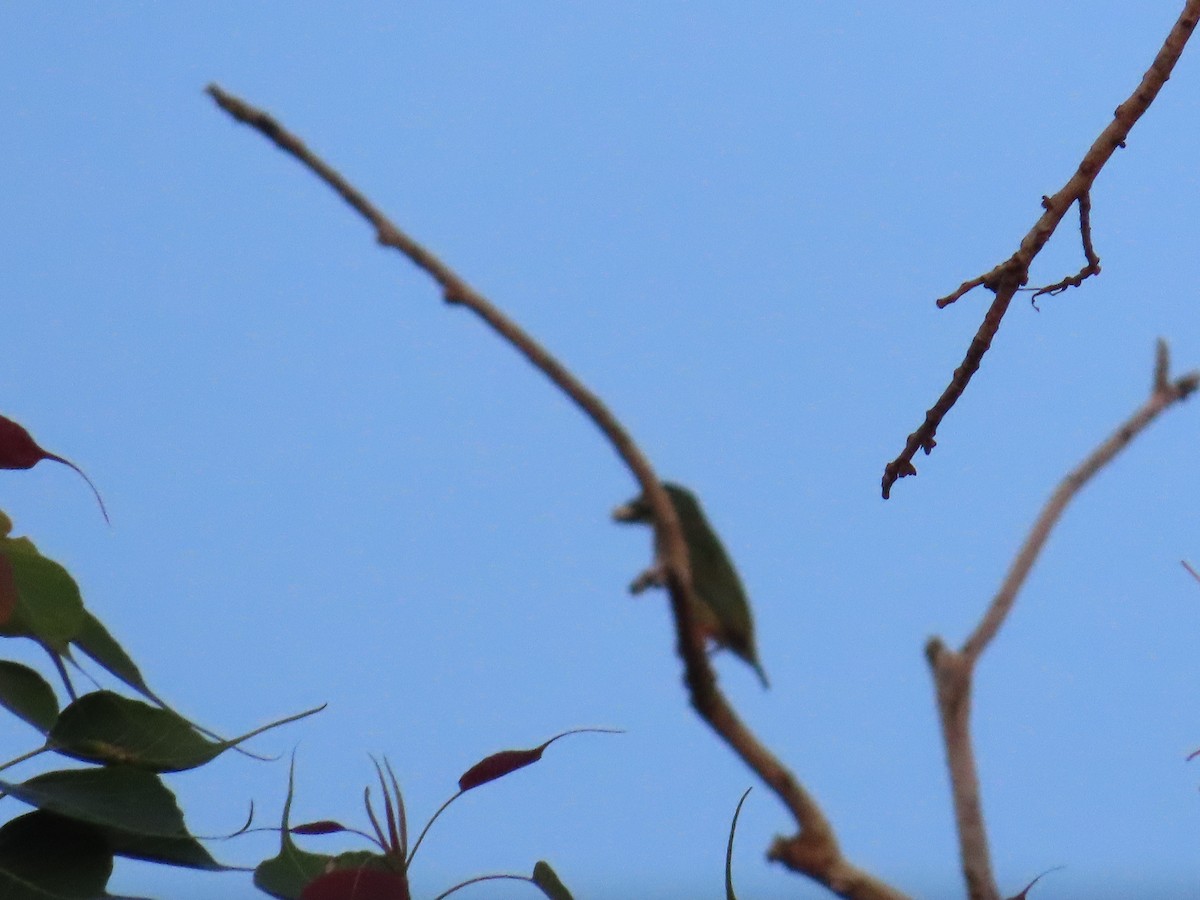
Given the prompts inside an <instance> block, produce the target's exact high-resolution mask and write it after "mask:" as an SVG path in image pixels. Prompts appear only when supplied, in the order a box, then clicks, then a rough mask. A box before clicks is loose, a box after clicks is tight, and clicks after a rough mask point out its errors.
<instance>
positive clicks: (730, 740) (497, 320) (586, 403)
mask: <svg viewBox="0 0 1200 900" xmlns="http://www.w3.org/2000/svg"><path fill="white" fill-rule="evenodd" d="M207 91H208V94H209V95H210V96H211V97H212V98H213V99H214V100H215V101H216V102H217V104H218V105H219V106H220V107H221V108H222V109H223V110H225V112H227V113H228V114H229V115H230V116H232V117H233V118H234V119H236V120H237V121H239V122H243V123H245V124H246V125H249V126H251V127H252V128H254V129H255V130H257V131H258V132H259V133H260V134H262V135H263V136H265V137H266V138H268V139H269V140H271V141H272V142H273V143H274V144H275V145H276V146H277V147H279V148H280V149H281V150H283V151H284V152H286V153H288V154H290V155H291V156H293V157H294V158H295V159H297V160H298V161H299V162H300V163H302V164H303V165H305V166H306V167H308V168H309V169H310V170H311V171H312V172H313V173H314V174H315V175H316V176H317V177H319V178H320V179H321V180H322V181H324V182H325V183H326V184H327V185H329V187H331V188H333V190H335V191H336V192H337V193H338V194H339V195H341V197H342V199H343V200H345V201H346V202H347V203H348V204H349V205H350V206H351V207H352V208H353V209H354V210H355V211H356V212H358V213H359V215H361V216H362V217H363V218H364V219H366V220H367V221H368V222H369V223H370V224H371V226H372V227H373V228H374V229H375V234H376V239H377V240H378V241H379V243H380V244H383V245H384V246H387V247H393V248H395V249H396V250H399V251H400V252H401V253H403V254H404V255H405V256H407V257H408V259H409V260H410V261H412V263H413V264H414V265H416V266H418V267H419V268H421V269H422V270H424V271H425V272H426V273H428V274H429V276H430V277H432V278H433V280H434V281H436V282H437V283H438V285H439V286H440V287H441V289H442V296H443V297H444V299H445V300H446V302H447V303H452V304H457V305H461V306H464V307H466V308H467V309H469V310H471V311H472V312H474V313H475V314H476V315H477V316H479V317H480V318H481V319H483V320H484V321H485V322H486V323H487V324H488V325H489V326H491V328H492V329H493V330H494V331H495V332H496V333H497V334H498V335H500V337H502V338H503V339H504V340H506V341H507V342H508V343H510V344H511V345H512V346H513V347H515V348H516V349H517V350H518V351H519V352H520V353H521V354H522V355H523V356H524V357H525V358H526V359H527V360H528V361H529V362H530V363H531V364H533V365H534V366H535V367H536V368H537V369H539V370H540V371H541V372H542V373H544V374H545V375H546V377H547V378H549V379H550V380H551V381H552V382H554V384H555V385H556V386H557V387H558V388H559V389H560V390H561V391H563V393H565V394H566V395H567V396H568V397H569V398H570V399H571V401H572V402H573V403H575V405H576V406H578V407H579V409H580V410H581V411H582V412H583V413H584V414H585V415H586V416H587V417H588V418H590V419H591V420H592V422H593V423H595V425H596V427H597V428H599V429H600V431H601V432H602V433H603V434H604V436H605V438H607V439H608V441H609V443H610V444H612V446H613V449H614V450H615V451H616V452H617V455H618V456H620V458H621V459H622V461H624V463H625V464H626V466H628V467H629V470H630V472H631V473H632V474H633V476H634V478H636V479H637V481H638V483H639V484H640V485H641V488H642V492H643V495H644V496H645V497H646V498H647V499H648V500H649V502H650V506H651V508H652V510H653V513H654V521H655V548H656V551H655V552H656V555H657V557H658V560H657V565H658V566H659V567H660V568H661V569H662V571H663V572H664V573H665V575H666V587H667V590H668V593H669V595H670V598H671V609H672V612H673V613H674V620H675V630H676V640H677V645H678V650H679V654H680V656H681V657H682V658H683V662H684V667H685V670H686V676H685V677H686V683H687V686H688V690H689V693H690V696H691V701H692V706H693V707H694V708H695V709H696V711H697V713H699V715H700V716H701V717H702V718H703V719H704V721H706V722H707V723H708V724H709V726H710V727H711V728H712V729H713V731H715V732H716V733H717V735H718V736H719V737H720V738H721V739H722V740H724V741H725V743H726V744H728V745H729V747H730V748H731V749H732V750H733V751H734V752H735V753H736V754H737V755H738V756H739V757H741V759H742V760H743V762H745V763H746V765H747V766H749V767H750V769H751V770H752V771H754V772H755V774H757V775H758V776H759V778H761V779H762V780H763V782H764V783H765V784H766V785H767V786H768V787H769V788H770V789H771V790H772V791H774V792H775V794H776V795H777V796H778V797H779V799H780V800H781V801H782V802H783V803H784V805H785V806H786V807H787V808H788V810H789V811H790V812H791V814H792V816H793V817H794V818H795V820H796V824H797V827H798V829H799V830H798V832H797V834H795V835H794V836H792V837H788V838H777V839H776V841H775V842H774V844H773V845H772V847H771V850H770V853H769V854H768V855H769V857H770V858H771V859H774V860H777V861H779V862H782V863H783V864H785V865H787V866H788V867H790V868H791V869H793V870H794V871H796V872H799V873H802V874H804V875H807V876H808V877H810V878H812V879H813V880H815V881H817V882H819V883H821V884H823V885H825V886H826V887H827V888H829V889H830V890H831V891H833V892H834V893H835V894H837V895H838V896H841V897H846V898H852V900H903V898H904V895H903V894H902V893H900V892H899V891H897V890H895V889H894V888H892V887H890V886H889V885H887V884H884V883H883V882H881V881H879V880H878V879H876V878H875V877H874V876H872V875H870V874H869V873H867V872H864V871H862V870H861V869H859V868H857V867H856V866H854V865H853V864H852V863H850V862H849V861H848V860H846V858H845V857H844V856H842V853H841V849H840V848H839V847H838V843H837V838H836V836H835V834H834V831H833V828H832V826H831V825H830V824H829V821H828V820H827V819H826V818H825V814H824V813H823V812H822V811H821V808H820V807H819V806H818V805H817V803H816V801H815V800H814V799H813V798H812V797H811V796H810V795H809V793H808V791H807V790H805V788H804V786H803V785H802V784H801V783H800V782H799V781H797V780H796V777H795V776H794V775H793V774H792V773H791V772H790V771H789V770H788V769H787V768H786V767H784V765H783V763H782V762H780V760H779V759H778V758H777V757H776V756H775V755H774V754H773V753H771V751H770V750H768V749H767V748H766V747H765V746H764V745H763V744H762V742H761V741H759V740H758V738H757V737H756V736H755V735H754V734H753V732H751V731H750V729H749V728H748V727H747V726H746V724H745V723H744V722H742V720H741V719H740V718H739V717H738V715H737V713H736V712H735V711H734V709H733V707H732V706H731V705H730V704H729V701H728V700H727V699H726V697H725V695H724V694H723V693H722V692H721V690H720V688H719V687H718V686H717V683H716V676H715V675H714V673H713V670H712V667H711V666H710V665H709V662H708V657H707V655H706V654H705V652H704V648H703V646H702V643H701V638H700V636H699V635H700V632H699V630H698V629H696V628H694V627H692V622H691V619H692V609H694V608H695V604H696V602H697V601H696V600H695V597H694V595H693V592H692V583H691V572H690V570H689V566H688V552H687V545H686V544H685V542H684V539H683V533H682V530H681V529H680V526H679V520H678V517H677V516H676V514H675V509H674V505H673V504H672V503H671V501H670V500H669V499H668V497H667V494H666V492H665V491H664V490H663V488H662V485H661V484H660V483H659V480H658V477H657V476H656V475H655V473H654V470H653V468H652V467H651V465H650V462H649V460H648V459H647V458H646V456H645V455H644V454H643V453H642V452H641V450H640V449H639V448H638V447H637V445H636V444H635V443H634V441H633V438H632V437H631V436H630V435H629V433H628V432H627V431H626V430H625V428H624V427H623V426H622V425H621V423H620V422H619V421H617V419H616V417H615V416H614V415H613V414H612V413H611V412H610V411H609V409H608V407H607V406H605V404H604V403H603V402H602V401H601V400H600V398H599V397H598V396H596V395H595V394H594V393H592V391H591V390H589V389H588V388H587V387H586V386H585V385H584V384H583V383H582V382H581V381H579V379H578V378H576V377H575V376H574V375H573V374H572V373H571V372H570V371H568V370H567V368H566V367H565V366H563V365H562V363H560V362H559V361H558V360H557V359H555V358H554V357H553V356H552V355H551V354H550V353H549V352H548V351H547V350H546V349H545V348H543V347H542V346H541V345H540V344H539V343H538V342H537V341H535V340H534V339H533V337H532V336H530V335H529V334H528V333H527V332H525V331H524V330H523V329H522V328H520V326H518V325H517V324H516V323H515V322H513V321H512V320H511V319H509V318H508V317H507V316H506V315H505V314H504V313H502V312H500V310H499V309H497V308H496V307H495V306H493V305H492V304H491V303H490V302H489V301H488V300H487V299H486V298H485V297H483V295H481V294H479V293H478V292H477V291H476V290H475V289H474V288H472V287H471V286H470V285H468V284H467V283H466V282H465V281H463V280H462V279H461V278H460V277H459V276H458V275H457V274H456V273H455V272H454V271H453V270H452V269H450V267H449V266H447V265H446V264H445V263H443V262H442V261H441V260H440V259H438V258H437V257H436V256H434V255H433V254H432V253H430V252H429V251H428V250H426V249H425V248H424V247H422V246H421V245H420V244H418V243H417V242H416V241H414V240H413V239H412V238H411V237H409V236H408V235H407V234H405V233H404V232H402V231H401V230H400V229H399V228H397V227H396V226H395V225H394V224H393V223H392V222H391V221H390V220H389V219H388V218H387V217H386V216H384V215H383V213H381V212H380V211H379V210H378V209H376V208H375V206H374V205H373V204H371V203H370V201H368V200H367V198H366V197H364V196H363V195H362V194H361V193H360V192H359V191H358V190H357V189H355V188H354V187H353V186H352V185H351V184H350V183H349V182H348V181H346V180H345V179H344V178H343V177H342V176H341V175H340V174H339V173H338V172H337V171H335V170H334V169H333V168H332V167H331V166H329V165H328V164H327V163H325V162H324V161H323V160H322V159H320V158H319V157H318V156H316V155H315V154H313V153H312V152H311V151H310V150H309V149H308V148H307V147H306V146H305V145H304V143H303V142H302V141H301V140H300V139H299V138H297V137H296V136H295V135H293V134H291V133H290V132H289V131H287V130H286V129H285V128H283V126H282V125H280V124H279V123H278V122H277V121H275V119H273V118H272V117H271V116H269V115H268V114H267V113H265V112H263V111H262V110H259V109H256V108H255V107H253V106H251V105H250V104H248V103H246V102H245V101H243V100H241V99H239V98H238V97H235V96H233V95H232V94H228V93H226V92H225V91H223V90H221V88H219V87H217V86H216V85H209V87H208V89H207Z"/></svg>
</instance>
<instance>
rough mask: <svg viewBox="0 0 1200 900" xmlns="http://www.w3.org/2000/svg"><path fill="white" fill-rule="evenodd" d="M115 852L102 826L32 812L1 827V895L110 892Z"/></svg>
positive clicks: (88, 899) (83, 898)
mask: <svg viewBox="0 0 1200 900" xmlns="http://www.w3.org/2000/svg"><path fill="white" fill-rule="evenodd" d="M112 864H113V855H112V852H111V851H110V850H109V849H108V845H107V844H106V843H105V840H104V835H103V834H102V833H101V832H100V831H99V830H98V829H96V828H94V827H92V826H90V825H85V824H83V823H81V822H73V821H71V820H70V819H64V818H63V817H62V816H56V815H54V814H53V813H46V812H40V811H38V812H31V813H26V814H25V815H23V816H18V817H17V818H15V819H13V820H11V821H9V822H6V823H5V824H4V826H3V827H0V897H4V898H6V900H7V898H9V897H14V898H15V897H25V896H29V897H64V898H65V897H70V898H76V897H77V898H80V900H92V898H95V897H98V896H101V895H103V894H104V886H105V885H106V884H108V877H109V875H111V874H112Z"/></svg>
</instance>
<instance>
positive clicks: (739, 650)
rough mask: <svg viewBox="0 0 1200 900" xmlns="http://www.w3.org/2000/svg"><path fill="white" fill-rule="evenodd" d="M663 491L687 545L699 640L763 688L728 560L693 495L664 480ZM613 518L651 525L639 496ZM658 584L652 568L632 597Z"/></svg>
mask: <svg viewBox="0 0 1200 900" xmlns="http://www.w3.org/2000/svg"><path fill="white" fill-rule="evenodd" d="M663 489H664V490H666V492H667V496H668V497H670V498H671V503H672V505H673V506H674V507H675V515H677V516H678V517H679V524H680V525H681V526H682V529H683V539H684V542H685V543H686V544H687V548H688V562H689V564H690V566H691V570H692V589H693V590H694V591H695V592H696V597H697V598H698V599H699V600H700V604H699V606H700V608H699V609H697V610H696V611H695V621H696V624H697V626H698V628H699V629H700V632H701V637H702V638H703V639H705V640H708V639H711V640H712V641H713V643H715V644H716V645H717V646H718V647H728V648H729V649H730V650H732V651H733V652H734V653H735V654H737V655H738V656H739V657H741V658H742V659H743V660H745V661H746V663H747V664H748V665H750V666H751V667H752V668H753V669H754V671H755V672H756V673H758V677H759V679H761V681H762V683H763V687H768V686H769V685H768V684H767V675H766V673H765V672H764V671H763V667H762V664H761V663H760V662H759V661H758V651H757V649H756V648H755V643H754V619H753V618H752V617H751V614H750V602H749V600H747V598H746V590H745V588H743V587H742V580H741V578H739V577H738V573H737V569H735V568H734V567H733V561H732V560H730V558H729V554H728V553H726V552H725V547H724V546H723V545H722V544H721V539H720V538H719V537H717V533H716V532H715V531H713V528H712V526H711V525H709V523H708V519H707V518H706V517H705V515H704V510H703V509H702V508H701V507H700V501H699V500H697V499H696V495H695V494H693V493H692V492H691V491H689V490H688V489H687V488H685V487H681V486H680V485H678V484H672V483H671V482H667V481H664V482H663ZM613 518H614V519H616V520H617V521H618V522H638V523H642V524H647V525H649V524H652V523H653V516H652V514H651V511H650V505H649V504H648V503H647V502H646V500H645V498H644V497H637V498H636V499H633V500H630V501H629V502H628V503H626V504H625V505H624V506H619V507H617V508H616V509H615V510H613ZM661 582H662V579H661V577H660V575H659V574H658V573H657V572H655V571H654V570H651V571H650V572H647V573H646V574H644V575H643V576H641V577H639V578H638V579H637V581H635V582H634V583H633V585H632V586H631V590H633V591H634V592H635V593H636V592H638V591H640V590H641V589H643V588H645V587H646V586H648V585H650V584H661Z"/></svg>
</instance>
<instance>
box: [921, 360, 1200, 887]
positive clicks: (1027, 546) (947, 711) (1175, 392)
mask: <svg viewBox="0 0 1200 900" xmlns="http://www.w3.org/2000/svg"><path fill="white" fill-rule="evenodd" d="M1168 367H1169V360H1168V356H1167V345H1166V344H1165V343H1164V342H1163V341H1161V340H1160V341H1159V342H1158V346H1157V351H1156V355H1155V363H1154V378H1153V384H1152V386H1151V390H1150V397H1149V398H1148V399H1147V400H1146V402H1145V403H1143V404H1142V406H1141V407H1140V408H1139V409H1138V410H1137V411H1136V412H1135V413H1134V414H1133V415H1132V416H1131V417H1130V418H1129V419H1128V420H1127V421H1126V422H1124V423H1123V424H1122V425H1121V427H1119V428H1118V429H1117V430H1116V431H1115V432H1113V434H1112V435H1111V436H1110V437H1109V438H1108V439H1107V440H1106V441H1104V443H1102V444H1101V445H1100V446H1099V447H1097V448H1096V449H1095V450H1094V451H1092V453H1091V454H1090V455H1089V456H1088V457H1087V459H1085V460H1084V461H1083V462H1082V463H1080V464H1079V465H1078V466H1077V467H1076V468H1075V469H1073V470H1072V471H1071V472H1070V473H1069V474H1068V475H1067V476H1066V478H1064V479H1063V480H1062V482H1061V483H1060V484H1059V486H1058V488H1057V489H1056V490H1055V491H1054V493H1053V494H1051V496H1050V499H1049V500H1048V501H1047V502H1046V505H1045V507H1044V508H1043V509H1042V512H1041V515H1039V516H1038V518H1037V521H1036V522H1034V524H1033V527H1032V528H1031V529H1030V531H1029V535H1028V537H1026V539H1025V543H1024V544H1023V545H1022V546H1021V549H1020V550H1019V551H1018V553H1017V555H1016V557H1015V558H1014V559H1013V562H1012V565H1011V566H1010V567H1009V570H1008V574H1007V575H1006V576H1005V578H1004V581H1003V583H1002V584H1001V585H1000V590H999V591H997V592H996V596H995V597H993V598H992V602H991V603H990V604H989V605H988V608H987V610H986V612H985V613H984V615H983V618H982V619H981V620H980V622H979V624H978V625H977V626H976V628H975V630H974V631H973V632H972V633H971V635H970V637H968V638H967V640H966V641H965V642H964V643H963V645H962V648H961V649H959V650H958V651H957V652H956V651H954V650H951V649H950V648H949V647H947V646H946V645H945V643H943V642H942V640H941V639H940V638H936V637H935V638H933V639H932V640H930V641H929V643H928V644H927V645H926V648H925V655H926V658H927V659H928V660H929V665H930V668H931V669H932V671H933V677H934V684H935V686H936V689H937V706H938V717H939V719H940V720H941V726H942V740H943V743H944V745H945V748H946V762H947V765H948V767H949V769H950V784H951V789H952V792H953V796H954V818H955V825H956V827H957V830H958V841H959V855H960V858H961V862H962V869H963V877H964V878H965V880H966V884H967V893H968V896H970V897H971V898H972V900H999V897H1000V893H999V891H998V889H997V887H996V882H995V878H994V876H993V874H992V867H991V856H990V854H989V852H988V843H987V831H986V828H985V827H984V819H983V805H982V802H981V800H980V795H979V776H978V772H977V770H976V767H975V752H974V749H973V748H972V745H971V732H970V718H971V683H972V679H973V677H974V673H975V666H976V664H977V663H978V662H979V658H980V656H981V655H982V654H983V652H984V651H985V650H986V649H987V647H988V645H989V644H990V643H991V642H992V640H993V639H994V638H995V637H996V635H997V634H998V633H999V631H1000V628H1001V627H1002V626H1003V625H1004V622H1005V620H1006V619H1007V618H1008V615H1009V613H1010V612H1011V611H1012V608H1013V604H1014V603H1016V599H1017V594H1018V593H1019V592H1020V590H1021V587H1022V585H1024V583H1025V579H1026V578H1027V577H1028V576H1029V573H1030V571H1031V570H1032V569H1033V565H1034V563H1035V562H1036V561H1037V558H1038V556H1039V554H1040V553H1041V552H1042V548H1043V547H1044V546H1045V544H1046V540H1047V539H1048V538H1049V537H1050V532H1051V531H1052V530H1053V528H1054V526H1055V525H1056V524H1057V523H1058V520H1059V518H1060V517H1061V516H1062V514H1063V510H1065V509H1066V507H1067V505H1068V504H1069V503H1070V502H1071V500H1072V499H1073V498H1074V497H1075V495H1076V494H1077V493H1079V491H1080V489H1081V488H1083V486H1084V485H1085V484H1087V482H1088V481H1089V480H1091V478H1092V476H1094V475H1095V474H1096V473H1097V472H1099V471H1100V470H1101V469H1102V468H1104V466H1106V465H1108V463H1109V462H1111V461H1112V459H1113V458H1114V457H1115V456H1116V455H1117V454H1118V453H1120V452H1121V450H1123V449H1124V448H1125V447H1126V446H1128V444H1129V443H1130V442H1131V441H1132V440H1133V439H1134V438H1135V437H1137V436H1138V435H1139V434H1141V433H1142V431H1144V430H1145V429H1146V427H1147V426H1148V425H1149V424H1150V423H1151V422H1153V421H1154V420H1155V419H1156V418H1157V417H1158V416H1159V414H1161V413H1162V412H1163V411H1164V410H1165V409H1167V408H1168V407H1169V406H1171V405H1172V404H1175V403H1178V402H1180V401H1182V400H1185V399H1186V398H1187V397H1188V395H1190V394H1191V393H1192V392H1193V391H1195V390H1196V388H1197V386H1200V373H1197V372H1190V373H1188V374H1187V375H1184V376H1182V377H1180V378H1176V379H1175V380H1174V381H1172V380H1170V378H1169V375H1168Z"/></svg>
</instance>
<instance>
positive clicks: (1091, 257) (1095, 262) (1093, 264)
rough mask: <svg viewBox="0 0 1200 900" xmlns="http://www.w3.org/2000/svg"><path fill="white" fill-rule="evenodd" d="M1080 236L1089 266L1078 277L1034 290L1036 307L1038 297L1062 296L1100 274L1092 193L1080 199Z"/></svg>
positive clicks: (1069, 277) (1032, 299) (1073, 276)
mask: <svg viewBox="0 0 1200 900" xmlns="http://www.w3.org/2000/svg"><path fill="white" fill-rule="evenodd" d="M1047 199H1049V198H1047ZM1079 235H1080V238H1081V239H1082V241H1083V257H1084V259H1086V260H1087V265H1085V266H1084V267H1083V268H1082V269H1080V270H1079V273H1078V274H1076V275H1070V276H1068V277H1066V278H1064V279H1063V280H1062V281H1056V282H1055V283H1054V284H1048V285H1046V286H1045V287H1040V288H1037V289H1034V292H1033V297H1032V298H1031V302H1032V303H1033V305H1034V306H1035V307H1036V306H1037V298H1038V297H1041V296H1043V295H1049V296H1051V297H1053V296H1054V295H1055V294H1061V293H1062V292H1063V291H1065V290H1067V288H1073V287H1079V286H1080V285H1081V284H1083V282H1084V280H1085V279H1088V278H1091V277H1092V276H1093V275H1099V274H1100V257H1099V256H1097V255H1096V248H1095V247H1093V246H1092V195H1091V194H1090V193H1085V194H1084V195H1083V196H1082V197H1080V198H1079Z"/></svg>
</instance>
